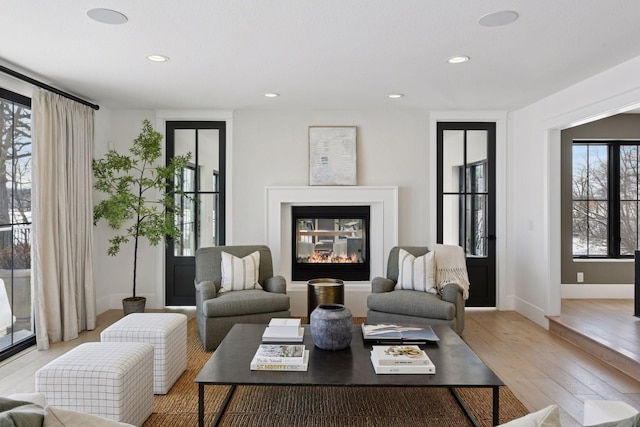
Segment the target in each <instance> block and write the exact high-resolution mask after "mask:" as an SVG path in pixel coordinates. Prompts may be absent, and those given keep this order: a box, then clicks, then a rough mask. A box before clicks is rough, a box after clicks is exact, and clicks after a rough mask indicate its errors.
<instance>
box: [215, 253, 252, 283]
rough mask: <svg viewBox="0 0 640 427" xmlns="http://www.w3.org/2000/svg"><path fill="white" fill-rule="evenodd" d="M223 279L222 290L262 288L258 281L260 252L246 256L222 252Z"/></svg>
mask: <svg viewBox="0 0 640 427" xmlns="http://www.w3.org/2000/svg"><path fill="white" fill-rule="evenodd" d="M221 256H222V265H221V270H222V281H221V284H220V292H229V291H242V290H244V289H262V286H260V284H259V283H258V278H259V275H260V252H258V251H255V252H254V253H252V254H249V255H247V256H246V257H244V258H238V257H236V256H233V255H231V254H229V253H227V252H222V253H221Z"/></svg>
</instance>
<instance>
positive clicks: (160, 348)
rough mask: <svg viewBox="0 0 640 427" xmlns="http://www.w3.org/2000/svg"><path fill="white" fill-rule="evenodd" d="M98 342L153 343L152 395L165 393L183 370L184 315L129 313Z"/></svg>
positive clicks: (185, 343)
mask: <svg viewBox="0 0 640 427" xmlns="http://www.w3.org/2000/svg"><path fill="white" fill-rule="evenodd" d="M100 340H101V341H102V342H146V343H149V344H153V348H154V358H153V359H154V360H153V392H154V393H155V394H166V393H167V392H169V389H170V388H171V386H172V385H173V384H174V383H175V382H176V380H177V379H178V378H179V377H180V375H182V373H183V372H184V371H185V370H186V369H187V316H185V315H184V314H180V313H132V314H129V315H128V316H125V317H123V318H122V319H120V320H118V321H117V322H116V323H114V324H113V325H111V326H109V327H108V328H106V329H105V330H104V331H102V333H101V334H100Z"/></svg>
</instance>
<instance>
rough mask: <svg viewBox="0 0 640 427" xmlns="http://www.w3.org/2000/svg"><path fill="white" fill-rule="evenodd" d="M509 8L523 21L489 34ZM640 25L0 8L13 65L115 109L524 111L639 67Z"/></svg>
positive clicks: (154, 2) (461, 13)
mask: <svg viewBox="0 0 640 427" xmlns="http://www.w3.org/2000/svg"><path fill="white" fill-rule="evenodd" d="M96 7H103V8H109V9H113V10H117V11H119V12H121V13H123V14H124V15H126V16H127V17H128V18H129V20H128V22H127V23H125V24H122V25H108V24H102V23H99V22H96V21H93V20H91V19H89V18H88V17H87V11H88V10H89V9H92V8H96ZM501 10H513V11H516V12H517V13H518V14H519V19H518V20H517V21H516V22H514V23H512V24H509V25H506V26H502V27H483V26H480V25H479V24H478V19H479V18H480V17H482V16H483V15H486V14H487V13H491V12H497V11H501ZM639 20H640V1H638V0H606V1H605V0H482V1H478V0H102V1H98V0H56V1H51V0H30V1H26V0H0V29H1V30H2V41H0V61H1V62H2V63H3V64H5V65H9V66H14V67H16V68H18V69H19V70H22V71H26V72H28V73H29V74H30V75H34V76H35V77H37V78H41V79H46V80H47V81H49V82H51V83H53V84H54V85H55V86H57V87H59V88H61V89H63V90H67V91H69V92H72V93H74V94H77V95H79V96H82V97H84V98H86V99H88V100H90V101H92V102H95V103H98V104H100V105H102V106H105V107H110V108H150V109H156V108H171V109H182V108H188V109H198V108H207V109H246V108H261V109H265V108H278V109H299V108H300V109H373V108H375V109H405V108H420V109H457V110H462V109H473V110H476V109H482V110H486V109H500V110H512V109H515V108H518V107H522V106H524V105H527V104H529V103H531V102H533V101H536V100H538V99H540V98H543V97H545V96H547V95H550V94H552V93H554V92H556V91H558V90H560V89H562V88H564V87H567V86H569V85H571V84H574V83H576V82H578V81H580V80H583V79H585V78H587V77H589V76H592V75H594V74H596V73H598V72H601V71H603V70H605V69H607V68H610V67H612V66H615V65H617V64H620V63H622V62H624V61H627V60H629V59H631V58H634V57H636V56H640V42H639V40H640V38H639V32H638V29H639V28H640V27H639V26H638V22H639ZM152 53H157V54H162V55H166V56H168V57H169V58H170V61H169V62H166V63H152V62H150V61H148V60H147V59H145V56H146V55H148V54H152ZM454 55H468V56H470V57H471V61H469V62H467V63H465V64H459V65H451V64H448V63H446V59H447V58H448V57H451V56H454ZM265 92H277V93H280V94H281V96H280V97H279V98H275V99H268V98H265V97H264V96H263V95H264V93H265ZM390 93H403V94H405V97H404V98H401V99H397V100H391V99H388V98H387V95H388V94H390Z"/></svg>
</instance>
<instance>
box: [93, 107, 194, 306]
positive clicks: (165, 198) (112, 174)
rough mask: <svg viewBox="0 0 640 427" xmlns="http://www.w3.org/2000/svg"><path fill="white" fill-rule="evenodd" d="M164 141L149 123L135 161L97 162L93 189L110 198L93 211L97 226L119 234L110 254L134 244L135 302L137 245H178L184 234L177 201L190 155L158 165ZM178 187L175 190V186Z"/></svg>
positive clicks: (112, 154) (121, 157)
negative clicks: (102, 223)
mask: <svg viewBox="0 0 640 427" xmlns="http://www.w3.org/2000/svg"><path fill="white" fill-rule="evenodd" d="M161 141H162V135H161V134H160V133H158V132H156V131H155V130H153V128H152V126H151V122H150V121H149V120H147V119H145V120H143V121H142V131H141V132H140V135H138V137H137V138H136V139H135V140H134V141H133V147H131V148H130V149H129V151H130V153H131V154H130V155H126V154H119V153H118V152H117V151H115V150H109V152H108V153H107V154H106V155H105V157H104V158H102V159H99V160H93V176H94V178H95V183H94V188H95V189H96V190H98V191H100V192H102V193H105V194H106V195H107V197H106V199H104V200H102V201H101V202H100V203H98V204H97V205H96V206H94V210H93V223H94V225H95V224H97V223H98V222H99V221H100V220H101V219H105V220H106V221H107V224H108V225H109V227H110V228H111V229H113V230H117V231H118V233H117V234H116V236H114V237H113V238H111V239H109V243H110V246H109V248H108V250H107V253H108V254H109V255H111V256H115V255H116V254H118V253H119V252H120V246H121V245H123V244H126V243H128V242H129V241H130V240H131V239H133V241H134V252H133V297H134V298H135V297H136V271H137V265H138V240H139V239H140V238H141V237H144V238H146V239H147V240H148V241H149V243H150V244H151V245H152V246H157V245H158V243H160V241H163V240H164V239H165V237H170V238H172V239H176V238H178V237H180V234H181V230H180V229H179V228H178V227H176V225H175V221H174V210H175V200H176V197H177V196H182V197H187V196H186V195H185V193H184V192H183V191H182V188H183V186H182V178H183V172H184V169H185V167H186V166H187V163H188V162H189V160H190V159H191V153H188V154H187V155H185V156H174V157H173V158H172V159H171V162H170V163H169V165H167V166H159V165H156V161H157V160H158V159H159V158H160V157H161V156H162V145H161ZM171 183H173V185H170V184H171Z"/></svg>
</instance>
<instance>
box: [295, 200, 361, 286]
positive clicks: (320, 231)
mask: <svg viewBox="0 0 640 427" xmlns="http://www.w3.org/2000/svg"><path fill="white" fill-rule="evenodd" d="M369 216H370V207H369V206H293V207H292V224H293V232H292V236H293V247H292V255H293V259H292V261H293V262H292V275H291V276H292V280H311V279H319V278H332V279H341V280H369V240H368V239H369Z"/></svg>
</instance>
